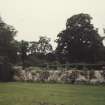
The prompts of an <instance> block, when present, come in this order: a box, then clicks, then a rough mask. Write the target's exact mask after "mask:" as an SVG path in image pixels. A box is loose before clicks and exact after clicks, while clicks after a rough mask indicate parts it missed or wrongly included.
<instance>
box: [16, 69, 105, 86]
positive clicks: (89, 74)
mask: <svg viewBox="0 0 105 105" xmlns="http://www.w3.org/2000/svg"><path fill="white" fill-rule="evenodd" d="M14 80H16V81H32V82H51V83H52V82H56V83H72V84H104V83H105V71H104V70H35V69H33V68H31V67H30V68H27V69H25V70H22V68H21V67H15V74H14Z"/></svg>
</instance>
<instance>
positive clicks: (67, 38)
mask: <svg viewBox="0 0 105 105" xmlns="http://www.w3.org/2000/svg"><path fill="white" fill-rule="evenodd" d="M91 19H92V17H91V16H90V15H88V14H83V13H80V14H77V15H74V16H72V17H71V18H69V19H67V22H66V29H65V30H63V31H62V32H60V33H59V34H58V35H57V37H58V39H57V40H56V42H57V43H58V46H57V48H56V54H57V56H58V58H59V59H60V61H63V62H68V61H69V62H88V63H95V62H97V61H98V60H99V56H98V52H100V49H101V48H103V47H104V46H103V44H102V40H103V38H102V37H100V35H99V34H98V30H97V29H95V28H94V26H93V24H91Z"/></svg>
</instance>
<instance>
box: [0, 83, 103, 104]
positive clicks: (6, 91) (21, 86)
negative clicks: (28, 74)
mask: <svg viewBox="0 0 105 105" xmlns="http://www.w3.org/2000/svg"><path fill="white" fill-rule="evenodd" d="M61 104H62V105H104V104H105V87H104V86H88V85H69V84H68V85H67V84H42V83H0V105H61Z"/></svg>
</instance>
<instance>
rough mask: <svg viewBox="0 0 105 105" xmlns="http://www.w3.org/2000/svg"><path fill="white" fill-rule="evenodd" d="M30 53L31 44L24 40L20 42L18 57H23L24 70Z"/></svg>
mask: <svg viewBox="0 0 105 105" xmlns="http://www.w3.org/2000/svg"><path fill="white" fill-rule="evenodd" d="M28 52H29V43H28V42H27V41H24V40H22V41H20V42H18V55H20V57H21V61H22V67H23V69H25V67H26V63H25V61H26V59H27V55H28Z"/></svg>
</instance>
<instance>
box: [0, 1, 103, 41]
mask: <svg viewBox="0 0 105 105" xmlns="http://www.w3.org/2000/svg"><path fill="white" fill-rule="evenodd" d="M79 13H88V14H90V15H91V16H92V17H93V20H92V23H93V24H94V26H95V27H97V28H100V34H101V35H102V36H103V35H104V34H103V33H102V28H105V0H0V16H1V17H2V20H3V21H4V22H6V23H7V24H9V25H12V26H14V28H15V29H16V30H17V31H18V33H17V36H16V39H17V40H27V41H37V40H38V39H39V37H40V36H48V37H50V38H51V39H52V41H53V40H55V39H56V38H57V34H58V33H59V32H60V31H62V30H64V29H65V24H66V20H67V19H68V18H70V17H71V16H73V15H75V14H79Z"/></svg>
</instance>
